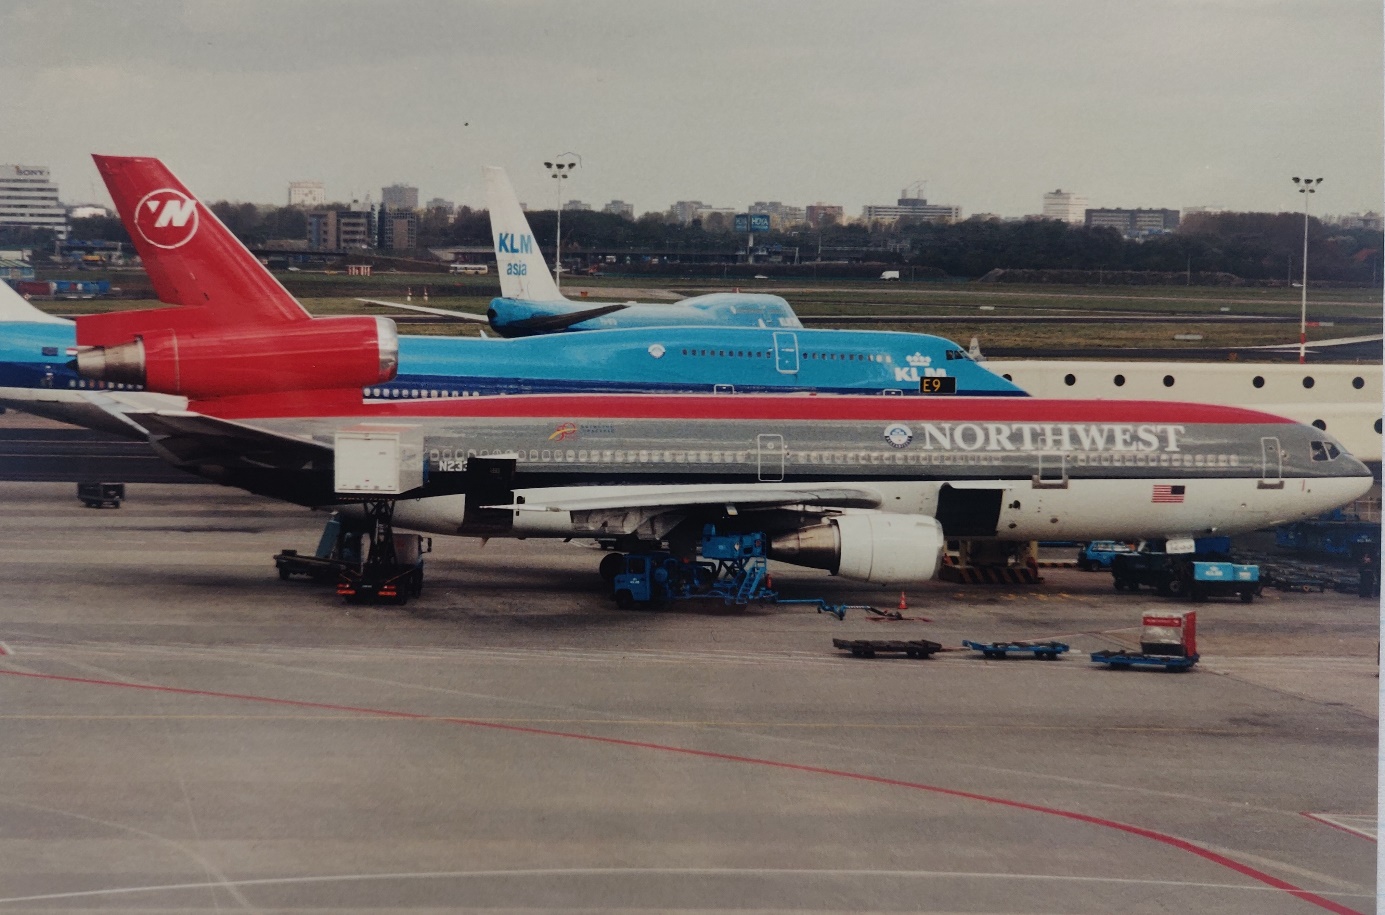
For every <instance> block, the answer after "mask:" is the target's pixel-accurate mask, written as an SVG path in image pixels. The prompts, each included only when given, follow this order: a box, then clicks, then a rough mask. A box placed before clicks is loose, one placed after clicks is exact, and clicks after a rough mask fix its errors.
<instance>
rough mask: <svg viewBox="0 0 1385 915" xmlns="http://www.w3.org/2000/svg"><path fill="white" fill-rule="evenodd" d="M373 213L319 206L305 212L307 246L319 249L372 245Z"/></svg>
mask: <svg viewBox="0 0 1385 915" xmlns="http://www.w3.org/2000/svg"><path fill="white" fill-rule="evenodd" d="M372 217H373V214H372V213H369V212H362V211H360V210H319V211H317V212H312V213H309V214H308V247H309V248H312V249H314V250H319V251H342V250H346V249H348V248H371V247H374V238H375V233H374V232H373V231H372V230H373V228H374V225H373V218H372Z"/></svg>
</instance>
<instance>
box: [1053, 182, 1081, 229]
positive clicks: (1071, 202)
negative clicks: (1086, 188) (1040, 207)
mask: <svg viewBox="0 0 1385 915" xmlns="http://www.w3.org/2000/svg"><path fill="white" fill-rule="evenodd" d="M1043 217H1044V219H1058V220H1061V221H1063V222H1066V223H1068V224H1070V225H1074V226H1080V225H1083V224H1084V223H1085V221H1086V218H1087V198H1086V196H1084V195H1082V194H1074V193H1073V192H1072V191H1065V190H1063V189H1062V188H1059V189H1058V190H1056V191H1049V192H1048V193H1047V194H1044V211H1043Z"/></svg>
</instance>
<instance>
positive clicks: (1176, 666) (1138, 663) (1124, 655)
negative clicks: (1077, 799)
mask: <svg viewBox="0 0 1385 915" xmlns="http://www.w3.org/2000/svg"><path fill="white" fill-rule="evenodd" d="M1198 657H1199V655H1197V654H1189V655H1176V654H1141V653H1139V652H1132V651H1097V652H1093V653H1092V663H1093V664H1106V665H1109V666H1110V668H1111V669H1112V670H1129V669H1130V668H1132V667H1159V668H1162V669H1164V670H1172V671H1179V672H1181V671H1185V670H1191V669H1192V667H1193V665H1194V664H1196V663H1197V659H1198Z"/></svg>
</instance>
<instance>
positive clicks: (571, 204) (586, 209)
mask: <svg viewBox="0 0 1385 915" xmlns="http://www.w3.org/2000/svg"><path fill="white" fill-rule="evenodd" d="M591 208H592V205H591V204H590V203H583V202H582V201H580V200H568V201H565V202H564V203H563V209H564V210H577V211H579V212H583V213H590V212H591Z"/></svg>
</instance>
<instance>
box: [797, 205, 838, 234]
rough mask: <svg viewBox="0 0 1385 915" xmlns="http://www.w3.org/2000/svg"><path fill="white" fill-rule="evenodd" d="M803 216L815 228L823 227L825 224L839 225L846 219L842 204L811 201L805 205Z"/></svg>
mask: <svg viewBox="0 0 1385 915" xmlns="http://www.w3.org/2000/svg"><path fill="white" fill-rule="evenodd" d="M803 218H804V219H805V220H807V222H808V225H809V226H811V227H812V228H814V229H821V228H822V227H823V226H839V225H841V224H842V223H843V222H844V221H845V220H844V219H843V216H842V208H841V207H840V206H838V205H836V204H831V203H820V202H819V203H810V204H809V205H808V206H806V207H804V210H803Z"/></svg>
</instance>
